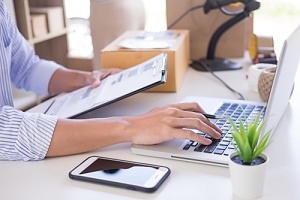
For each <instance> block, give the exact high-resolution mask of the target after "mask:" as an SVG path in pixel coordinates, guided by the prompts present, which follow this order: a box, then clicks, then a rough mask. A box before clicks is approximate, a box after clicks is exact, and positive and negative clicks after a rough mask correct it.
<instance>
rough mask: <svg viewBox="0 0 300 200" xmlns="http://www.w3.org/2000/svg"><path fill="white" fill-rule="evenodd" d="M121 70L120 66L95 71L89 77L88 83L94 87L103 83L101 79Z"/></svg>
mask: <svg viewBox="0 0 300 200" xmlns="http://www.w3.org/2000/svg"><path fill="white" fill-rule="evenodd" d="M120 71H122V70H121V69H118V68H108V69H102V70H98V71H93V72H91V74H90V75H89V76H88V77H87V83H88V84H90V85H91V86H92V88H96V87H98V86H99V85H100V84H101V80H103V79H105V78H106V77H108V76H109V75H112V74H116V73H118V72H120Z"/></svg>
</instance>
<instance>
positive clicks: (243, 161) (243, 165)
mask: <svg viewBox="0 0 300 200" xmlns="http://www.w3.org/2000/svg"><path fill="white" fill-rule="evenodd" d="M259 119H260V114H259V115H258V116H257V117H256V118H255V120H254V122H247V123H246V124H243V123H242V121H241V120H240V122H239V128H238V126H237V125H236V124H235V123H234V122H233V120H232V119H231V118H230V117H229V121H230V123H231V125H232V127H233V132H232V136H233V138H234V141H235V142H234V143H233V146H234V147H235V150H236V152H235V153H233V154H231V155H230V160H229V171H230V177H231V181H232V187H233V193H234V194H235V195H236V196H239V197H242V198H246V199H253V198H258V197H260V196H262V193H263V186H264V176H265V172H266V165H267V164H268V162H269V158H268V156H267V155H266V154H264V153H263V151H264V150H265V149H266V148H267V147H268V144H269V137H270V134H271V130H269V131H268V132H267V133H266V134H265V135H263V136H262V130H263V128H264V125H265V123H266V120H265V119H264V120H262V121H261V123H259Z"/></svg>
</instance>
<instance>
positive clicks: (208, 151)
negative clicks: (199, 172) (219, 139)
mask: <svg viewBox="0 0 300 200" xmlns="http://www.w3.org/2000/svg"><path fill="white" fill-rule="evenodd" d="M215 149H216V146H211V145H210V146H207V148H206V149H205V150H204V152H205V153H212V152H213V151H214V150H215Z"/></svg>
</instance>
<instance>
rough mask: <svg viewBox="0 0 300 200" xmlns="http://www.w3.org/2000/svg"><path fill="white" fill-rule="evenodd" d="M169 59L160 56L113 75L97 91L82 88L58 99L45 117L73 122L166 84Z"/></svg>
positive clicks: (164, 55) (47, 110) (103, 81)
mask: <svg viewBox="0 0 300 200" xmlns="http://www.w3.org/2000/svg"><path fill="white" fill-rule="evenodd" d="M167 62H168V55H167V54H165V53H161V54H159V55H157V56H155V57H153V58H151V59H149V60H147V61H145V62H143V63H140V64H138V65H136V66H133V67H131V68H128V69H126V70H123V71H121V72H119V73H117V74H113V75H110V76H108V77H107V78H105V79H104V80H102V81H101V85H100V86H99V87H97V88H91V86H85V87H83V88H80V89H78V90H75V91H73V92H70V93H65V94H63V95H59V96H57V97H56V98H55V99H54V100H53V102H52V103H51V104H50V106H49V107H48V108H47V109H46V111H45V112H44V114H48V115H55V116H58V117H61V118H75V117H78V116H80V115H82V114H85V113H87V112H90V111H93V110H96V109H98V108H100V107H103V106H106V105H108V104H111V103H114V102H116V101H119V100H121V99H124V98H127V97H129V96H132V95H135V94H138V93H140V92H143V91H145V90H147V89H150V88H153V87H155V86H158V85H160V84H164V83H166V81H167Z"/></svg>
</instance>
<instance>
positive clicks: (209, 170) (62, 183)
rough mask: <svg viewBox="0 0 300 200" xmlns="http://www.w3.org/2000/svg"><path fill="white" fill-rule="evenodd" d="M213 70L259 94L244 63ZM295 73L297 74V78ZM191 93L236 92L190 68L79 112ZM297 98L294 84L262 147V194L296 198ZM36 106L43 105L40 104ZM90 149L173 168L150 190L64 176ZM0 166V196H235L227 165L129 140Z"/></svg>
mask: <svg viewBox="0 0 300 200" xmlns="http://www.w3.org/2000/svg"><path fill="white" fill-rule="evenodd" d="M244 64H245V63H244ZM247 65H249V63H248V64H246V65H245V66H247ZM216 74H217V75H219V76H220V77H221V78H223V79H224V80H226V82H227V83H228V84H229V85H231V86H232V87H234V88H235V89H236V90H237V91H239V92H241V93H242V94H243V95H244V96H245V98H246V99H247V100H259V96H258V94H257V93H253V92H250V91H249V89H248V82H247V80H246V74H247V68H246V67H245V68H244V69H242V70H238V71H230V72H229V71H227V72H217V73H216ZM298 74H299V73H298ZM299 76H300V75H297V77H298V78H297V77H296V80H297V79H298V80H300V79H299V78H300V77H299ZM298 83H300V81H298ZM212 88H214V89H213V90H212ZM216 91H217V92H216ZM190 95H196V96H209V97H220V98H238V96H236V94H234V93H232V92H230V91H229V90H228V89H226V88H225V87H224V86H223V85H222V84H221V83H220V82H219V81H218V80H217V79H215V78H214V77H213V76H212V75H210V74H209V73H205V72H198V71H195V70H193V69H191V68H190V69H188V72H187V74H186V76H185V79H184V81H183V83H182V85H181V88H180V90H179V91H178V92H176V93H141V94H137V95H135V96H132V97H129V98H127V99H124V100H122V101H119V102H116V103H114V104H112V105H109V106H107V107H104V108H101V109H99V110H97V111H94V112H91V113H88V114H86V115H84V116H82V117H81V118H89V117H108V116H112V115H138V114H142V113H144V112H146V111H148V110H149V109H151V108H154V107H157V106H161V105H165V104H168V103H176V102H180V101H181V100H182V99H183V98H184V97H186V96H190ZM299 100H300V89H299V87H297V85H295V90H294V94H293V96H292V98H291V100H290V104H289V105H288V107H287V110H286V112H285V114H284V116H283V118H282V120H281V122H280V124H279V126H278V127H277V129H276V131H275V135H274V139H273V142H272V143H271V145H270V147H269V148H268V150H267V151H266V153H267V154H268V155H269V156H270V164H269V166H268V171H267V174H266V181H265V189H264V195H263V197H262V198H261V199H272V200H276V199H280V200H281V199H300V190H299V189H298V187H299V185H300V170H299V168H300V159H299V156H298V155H299V152H298V151H299V150H298V142H297V139H300V135H299V133H298V124H297V119H299V118H300V105H299V103H298V102H299ZM36 109H43V106H39V107H38V108H36ZM91 155H98V156H106V157H112V158H119V159H127V160H132V161H141V162H147V163H153V164H160V165H166V166H168V167H170V168H171V170H172V173H171V175H170V177H169V178H168V179H167V180H166V182H164V184H163V185H162V186H161V187H160V188H159V189H158V190H157V191H156V192H154V193H152V194H146V193H142V192H136V191H130V190H126V189H120V188H114V187H109V186H103V185H98V184H93V183H86V182H80V181H74V180H71V179H69V178H68V173H69V171H70V170H71V169H73V168H74V167H75V166H77V165H78V164H79V163H80V162H81V161H83V160H84V159H85V158H87V157H88V156H91ZM0 171H1V173H0V180H1V181H0V188H1V189H0V199H73V200H74V199H163V200H165V199H192V198H197V199H238V198H237V197H235V196H233V194H232V187H231V182H230V177H229V170H228V168H221V167H216V166H208V165H203V164H196V163H188V162H182V161H175V160H168V159H162V158H154V157H146V156H140V155H135V154H132V153H131V150H130V144H129V143H125V144H118V145H114V146H111V147H108V148H104V149H99V150H97V151H93V152H89V153H84V154H80V155H74V156H66V157H59V158H48V159H45V160H43V161H38V162H21V161H20V162H19V161H17V162H16V161H15V162H10V161H0Z"/></svg>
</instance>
